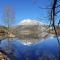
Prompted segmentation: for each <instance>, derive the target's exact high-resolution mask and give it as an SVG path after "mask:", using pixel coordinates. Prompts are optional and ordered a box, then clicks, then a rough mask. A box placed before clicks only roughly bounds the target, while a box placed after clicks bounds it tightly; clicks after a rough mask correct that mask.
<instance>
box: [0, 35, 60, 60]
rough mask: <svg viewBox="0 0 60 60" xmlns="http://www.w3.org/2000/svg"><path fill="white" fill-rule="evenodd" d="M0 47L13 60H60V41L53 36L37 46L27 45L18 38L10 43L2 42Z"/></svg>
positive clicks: (36, 44) (6, 40)
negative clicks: (59, 43)
mask: <svg viewBox="0 0 60 60" xmlns="http://www.w3.org/2000/svg"><path fill="white" fill-rule="evenodd" d="M59 39H60V37H59ZM0 47H1V48H2V50H3V51H4V52H6V53H7V55H8V56H9V58H10V59H11V60H58V57H59V45H58V41H57V39H56V38H55V37H53V36H49V37H48V38H47V39H42V41H39V42H38V43H35V44H26V43H24V42H22V40H19V39H18V38H14V39H13V40H12V39H11V40H10V41H9V43H8V39H5V40H3V41H1V44H0Z"/></svg>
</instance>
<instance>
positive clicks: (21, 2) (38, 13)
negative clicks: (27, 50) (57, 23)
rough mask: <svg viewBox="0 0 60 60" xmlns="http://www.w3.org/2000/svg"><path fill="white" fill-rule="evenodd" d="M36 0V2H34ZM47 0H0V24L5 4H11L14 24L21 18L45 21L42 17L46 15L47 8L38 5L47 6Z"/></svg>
mask: <svg viewBox="0 0 60 60" xmlns="http://www.w3.org/2000/svg"><path fill="white" fill-rule="evenodd" d="M35 1H36V4H35ZM49 4H50V2H49V0H0V24H2V22H1V21H2V20H3V17H2V16H3V14H4V13H3V12H4V8H5V6H6V5H11V6H12V7H13V9H14V11H15V17H16V24H17V23H19V22H20V21H21V20H23V19H36V20H37V19H39V18H40V20H41V21H42V22H45V23H47V22H48V21H47V20H46V19H43V17H46V16H47V10H43V9H40V8H39V7H38V6H41V7H47V6H48V5H49Z"/></svg>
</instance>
